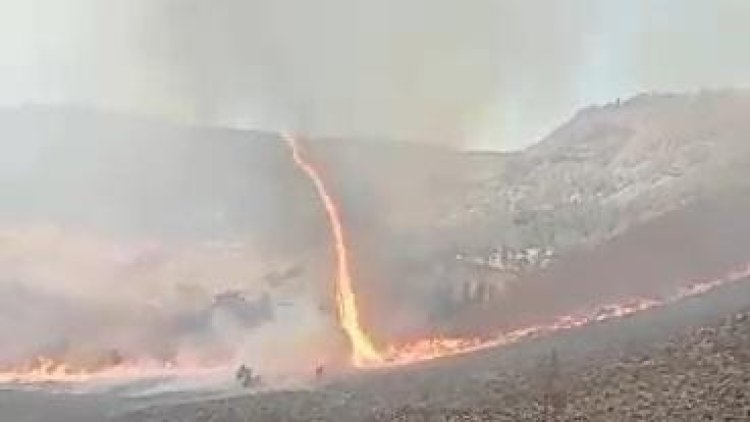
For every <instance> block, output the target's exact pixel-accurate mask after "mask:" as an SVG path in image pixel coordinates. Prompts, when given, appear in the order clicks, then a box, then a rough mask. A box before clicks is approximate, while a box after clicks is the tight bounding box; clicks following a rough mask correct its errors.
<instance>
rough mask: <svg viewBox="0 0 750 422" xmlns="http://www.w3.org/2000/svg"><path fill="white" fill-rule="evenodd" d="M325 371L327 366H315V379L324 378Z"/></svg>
mask: <svg viewBox="0 0 750 422" xmlns="http://www.w3.org/2000/svg"><path fill="white" fill-rule="evenodd" d="M324 371H325V368H324V367H323V365H322V364H321V365H318V366H316V367H315V379H316V380H321V379H322V378H323V372H324Z"/></svg>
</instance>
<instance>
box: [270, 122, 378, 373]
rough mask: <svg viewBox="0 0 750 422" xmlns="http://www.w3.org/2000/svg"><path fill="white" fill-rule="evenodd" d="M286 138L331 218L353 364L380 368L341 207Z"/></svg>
mask: <svg viewBox="0 0 750 422" xmlns="http://www.w3.org/2000/svg"><path fill="white" fill-rule="evenodd" d="M284 138H285V139H286V141H287V143H288V144H289V147H290V148H291V149H292V158H293V159H294V162H295V164H296V165H297V166H298V167H299V168H300V169H301V170H302V171H303V172H304V173H305V174H306V175H307V177H308V178H309V179H310V181H311V182H312V183H313V185H314V186H315V190H316V191H317V193H318V196H319V197H320V200H321V201H322V202H323V207H324V208H325V211H326V215H327V216H328V223H329V224H330V226H331V235H332V237H333V243H334V246H335V251H336V280H335V284H334V285H335V291H336V309H337V316H338V320H339V323H340V324H341V327H342V328H343V329H344V332H346V335H347V337H348V338H349V343H350V344H351V347H352V362H353V363H354V365H356V366H364V365H371V364H377V363H379V362H381V361H382V357H381V356H380V353H378V351H377V350H376V349H375V346H374V345H373V342H372V340H371V339H370V336H368V335H367V333H366V332H365V331H364V330H363V329H362V325H361V323H360V321H359V313H358V311H357V298H356V296H355V294H354V288H353V287H352V277H351V273H350V272H349V252H348V249H347V244H346V238H345V237H344V229H343V227H342V225H341V218H340V215H339V211H338V207H337V206H336V203H335V202H334V200H333V198H332V197H331V195H330V194H329V193H328V190H327V189H326V185H325V183H323V179H321V178H320V175H319V174H318V170H317V169H316V168H315V166H314V165H313V164H312V163H310V161H308V160H307V159H306V158H305V157H304V156H303V155H302V152H301V151H300V148H299V145H298V142H297V140H296V139H295V138H294V137H293V136H290V135H285V136H284Z"/></svg>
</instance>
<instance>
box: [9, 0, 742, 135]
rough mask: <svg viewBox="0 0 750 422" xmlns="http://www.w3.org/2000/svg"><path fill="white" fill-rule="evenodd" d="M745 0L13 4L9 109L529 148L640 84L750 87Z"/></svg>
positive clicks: (80, 0)
mask: <svg viewBox="0 0 750 422" xmlns="http://www.w3.org/2000/svg"><path fill="white" fill-rule="evenodd" d="M748 17H750V4H748V3H747V2H746V1H743V0H720V1H713V2H705V1H701V0H687V1H675V0H663V1H658V2H649V1H646V0H640V1H631V2H619V1H611V0H608V1H592V0H578V1H573V2H565V3H564V4H563V3H559V2H549V1H540V0H532V1H528V0H524V1H518V0H515V1H505V2H497V1H492V0H475V1H471V2H456V1H451V0H438V1H434V0H414V1H408V2H403V1H396V0H387V1H380V2H371V1H365V0H348V1H344V0H324V1H316V2H300V1H290V0H253V1H240V0H211V1H209V0H156V1H146V0H131V1H123V0H118V1H115V2H103V1H97V0H67V1H53V0H23V1H22V0H9V1H5V2H3V4H2V5H0V23H1V24H2V25H1V27H2V28H3V31H4V36H3V37H2V41H0V45H2V47H3V51H4V54H3V56H2V57H0V63H1V64H2V66H0V69H2V70H1V71H0V87H2V91H3V92H4V102H6V103H12V104H17V103H19V102H79V103H88V104H95V105H97V106H99V107H109V108H117V109H126V110H136V111H138V112H141V113H143V112H146V113H151V114H159V115H163V116H168V117H171V118H175V119H181V120H187V121H192V122H208V123H213V124H228V125H233V126H243V127H256V128H266V129H278V128H292V129H295V130H298V131H302V132H306V133H313V134H317V135H341V136H357V137H370V138H397V139H412V140H422V141H429V142H439V143H449V144H451V145H463V146H469V147H476V148H492V149H507V148H517V147H519V146H522V145H526V144H528V143H529V142H532V141H535V140H537V139H539V138H540V137H541V136H543V135H544V134H545V133H546V132H548V131H549V130H550V129H551V128H553V127H554V126H556V125H557V124H558V123H560V122H561V121H563V120H565V119H566V118H567V117H568V115H569V113H571V110H574V109H576V108H578V107H580V106H583V105H588V104H590V103H593V102H604V101H609V100H611V99H613V98H615V97H619V96H629V95H631V94H632V93H634V92H636V91H644V90H645V91H650V90H686V89H697V88H704V87H717V86H726V85H730V86H732V85H748V82H749V80H748V76H747V75H750V59H748V55H747V54H743V52H744V40H746V39H747V38H748V36H749V35H750V33H749V32H748V31H750V30H748V29H747V28H748V26H747V21H748Z"/></svg>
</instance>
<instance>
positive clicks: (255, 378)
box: [234, 364, 260, 388]
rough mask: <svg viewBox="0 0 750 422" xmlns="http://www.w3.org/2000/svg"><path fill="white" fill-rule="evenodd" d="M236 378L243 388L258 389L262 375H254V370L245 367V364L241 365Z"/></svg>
mask: <svg viewBox="0 0 750 422" xmlns="http://www.w3.org/2000/svg"><path fill="white" fill-rule="evenodd" d="M234 377H235V379H236V380H237V381H239V382H240V385H242V387H243V388H251V387H257V386H258V385H260V375H254V374H253V370H252V369H250V368H248V367H247V366H245V364H242V365H240V367H239V369H237V373H235V375H234Z"/></svg>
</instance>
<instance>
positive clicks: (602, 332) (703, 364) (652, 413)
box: [115, 283, 750, 422]
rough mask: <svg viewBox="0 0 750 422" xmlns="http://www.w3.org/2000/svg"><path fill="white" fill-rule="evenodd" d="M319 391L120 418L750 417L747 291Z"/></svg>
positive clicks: (150, 421)
mask: <svg viewBox="0 0 750 422" xmlns="http://www.w3.org/2000/svg"><path fill="white" fill-rule="evenodd" d="M742 284H743V285H742V286H739V285H738V286H730V287H727V288H723V289H721V291H720V292H716V293H711V294H709V295H707V296H705V297H702V298H697V299H690V300H687V301H685V302H684V303H680V304H676V305H673V306H670V307H669V308H665V309H660V310H654V311H648V312H645V313H644V314H641V315H636V316H631V317H628V318H625V319H623V320H620V321H609V322H605V323H601V324H596V325H594V326H589V327H584V328H582V329H578V330H573V331H571V332H566V333H560V334H556V335H553V336H549V337H547V338H540V339H535V340H530V341H527V342H524V343H523V344H518V345H515V346H511V347H507V348H504V349H498V350H490V351H484V352H480V353H476V354H472V355H470V356H463V357H457V358H452V359H444V360H439V361H435V362H429V363H426V364H422V365H416V366H412V367H408V368H400V369H389V370H382V371H377V372H370V373H358V374H354V375H351V376H349V377H347V378H346V379H342V380H337V381H331V382H330V383H329V384H327V385H321V386H319V388H317V389H315V390H313V391H295V392H274V393H265V394H257V395H250V396H247V397H239V398H233V399H226V400H214V401H202V402H195V403H186V404H181V405H177V406H171V407H164V406H161V407H153V408H148V409H145V410H139V411H136V412H132V413H128V414H126V415H123V416H120V417H118V418H115V420H116V421H117V422H164V421H185V422H209V421H222V422H223V421H226V422H235V421H545V420H554V421H557V420H560V421H637V420H643V421H703V420H707V421H708V420H721V421H748V420H750V287H748V285H747V284H748V283H742Z"/></svg>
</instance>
